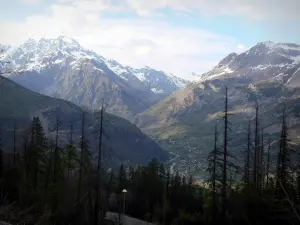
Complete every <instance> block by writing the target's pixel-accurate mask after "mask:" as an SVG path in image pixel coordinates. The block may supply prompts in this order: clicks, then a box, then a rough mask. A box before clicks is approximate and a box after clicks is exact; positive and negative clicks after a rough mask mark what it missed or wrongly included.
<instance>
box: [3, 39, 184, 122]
mask: <svg viewBox="0 0 300 225" xmlns="http://www.w3.org/2000/svg"><path fill="white" fill-rule="evenodd" d="M2 49H3V51H4V52H3V60H6V61H9V62H11V63H10V65H9V67H10V68H9V69H10V70H12V71H13V73H8V74H7V75H6V76H7V77H9V78H10V79H11V80H13V81H15V82H17V83H19V84H21V85H23V86H24V87H26V88H28V89H30V90H33V91H36V92H39V93H42V94H46V95H49V96H52V97H58V98H62V99H65V100H69V101H71V102H73V103H75V104H78V105H80V106H85V107H88V108H90V109H99V108H100V107H101V104H102V101H103V99H105V102H106V104H107V112H109V113H112V114H114V115H117V116H120V117H123V118H126V119H128V120H133V118H134V117H135V115H137V114H138V113H140V112H143V111H144V110H146V109H147V108H149V107H150V106H152V105H154V104H155V103H156V102H158V101H159V100H161V99H163V98H164V97H166V96H168V95H170V94H171V93H173V92H174V91H176V90H179V89H180V88H181V87H183V86H184V85H186V84H187V83H188V81H186V80H184V79H181V78H178V77H176V76H174V75H172V74H167V73H165V72H163V71H158V70H155V69H153V68H150V67H144V68H140V69H134V68H131V67H128V66H123V65H121V64H120V63H118V62H116V61H115V60H109V59H106V58H104V57H102V56H100V55H98V54H96V53H95V52H93V51H90V50H87V49H84V48H83V47H82V46H80V44H79V43H78V42H77V41H76V40H74V39H71V38H67V37H64V36H60V37H58V38H56V39H45V38H42V39H40V40H37V41H36V40H33V39H29V40H27V41H26V42H25V43H23V44H22V45H20V46H14V47H12V46H4V45H3V46H2Z"/></svg>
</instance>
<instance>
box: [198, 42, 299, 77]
mask: <svg viewBox="0 0 300 225" xmlns="http://www.w3.org/2000/svg"><path fill="white" fill-rule="evenodd" d="M299 63H300V45H297V44H293V43H274V42H271V41H266V42H260V43H258V44H257V45H255V46H253V47H252V48H250V49H249V50H248V51H246V52H243V53H241V54H236V53H231V54H229V55H228V56H227V57H225V58H224V59H223V60H221V61H220V62H219V64H218V65H217V66H216V67H214V68H213V69H212V70H211V71H209V72H207V73H205V74H203V75H202V76H201V80H202V81H204V80H211V79H222V78H224V77H237V76H238V77H245V78H246V79H250V80H253V81H258V80H265V79H269V78H273V77H274V76H281V75H284V74H285V71H287V70H289V69H291V68H293V67H294V66H295V65H297V64H299Z"/></svg>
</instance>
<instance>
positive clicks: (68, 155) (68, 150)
mask: <svg viewBox="0 0 300 225" xmlns="http://www.w3.org/2000/svg"><path fill="white" fill-rule="evenodd" d="M73 132H74V127H73V121H71V122H70V139H69V144H68V145H67V146H66V147H65V156H64V157H65V163H66V167H67V179H68V180H69V177H70V172H71V170H73V169H75V161H76V159H77V150H76V147H75V146H74V144H73Z"/></svg>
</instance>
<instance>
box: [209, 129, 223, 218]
mask: <svg viewBox="0 0 300 225" xmlns="http://www.w3.org/2000/svg"><path fill="white" fill-rule="evenodd" d="M220 156H221V152H220V150H219V148H218V128H217V125H216V126H215V135H214V149H213V151H212V152H210V153H209V155H208V162H209V164H208V172H209V173H210V174H211V176H210V183H211V187H212V219H213V220H215V219H216V212H217V205H216V204H217V202H216V194H217V190H216V182H217V180H219V177H218V171H219V170H220V169H221V168H220V158H219V157H220Z"/></svg>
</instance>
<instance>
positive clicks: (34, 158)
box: [28, 117, 48, 189]
mask: <svg viewBox="0 0 300 225" xmlns="http://www.w3.org/2000/svg"><path fill="white" fill-rule="evenodd" d="M47 149H48V143H47V138H46V136H45V133H44V129H43V126H42V124H41V122H40V119H39V118H38V117H34V118H33V121H32V125H31V141H30V149H29V152H28V153H29V156H28V157H29V159H28V164H29V174H30V178H31V180H32V185H33V189H36V188H37V185H38V184H39V183H40V182H39V178H42V174H43V173H44V172H45V163H46V162H45V160H46V159H45V156H46V151H47ZM40 175H41V176H40Z"/></svg>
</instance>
